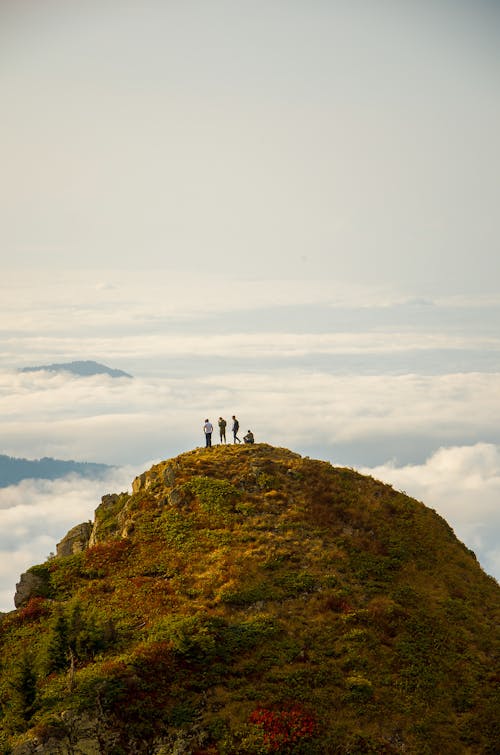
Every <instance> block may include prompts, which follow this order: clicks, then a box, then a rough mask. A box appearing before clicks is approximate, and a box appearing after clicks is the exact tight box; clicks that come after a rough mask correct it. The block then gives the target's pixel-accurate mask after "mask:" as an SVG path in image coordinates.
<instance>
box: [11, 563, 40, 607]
mask: <svg viewBox="0 0 500 755" xmlns="http://www.w3.org/2000/svg"><path fill="white" fill-rule="evenodd" d="M47 590H48V584H47V580H46V579H44V576H43V574H37V573H35V572H33V571H27V572H24V574H21V577H20V578H19V582H18V583H17V585H16V594H15V595H14V605H15V607H16V608H23V606H25V605H26V604H27V603H28V601H29V600H30V598H38V597H46V595H47Z"/></svg>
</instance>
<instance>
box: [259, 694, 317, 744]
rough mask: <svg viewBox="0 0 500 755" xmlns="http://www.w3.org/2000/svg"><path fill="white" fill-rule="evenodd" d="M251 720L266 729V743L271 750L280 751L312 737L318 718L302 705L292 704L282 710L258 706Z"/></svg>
mask: <svg viewBox="0 0 500 755" xmlns="http://www.w3.org/2000/svg"><path fill="white" fill-rule="evenodd" d="M250 722H251V723H253V724H255V725H256V726H260V727H261V729H262V730H263V731H264V743H265V744H266V745H267V747H268V749H269V752H279V751H280V750H285V749H287V748H288V747H292V746H293V745H294V744H296V743H298V742H299V741H301V740H304V739H308V738H310V737H312V736H313V735H314V733H315V731H316V720H315V718H314V716H313V715H312V714H311V713H308V712H307V711H306V710H305V709H304V708H303V707H302V706H301V705H292V706H290V707H288V708H284V709H281V710H277V709H269V708H260V707H259V708H256V709H255V710H254V712H253V713H252V714H251V715H250Z"/></svg>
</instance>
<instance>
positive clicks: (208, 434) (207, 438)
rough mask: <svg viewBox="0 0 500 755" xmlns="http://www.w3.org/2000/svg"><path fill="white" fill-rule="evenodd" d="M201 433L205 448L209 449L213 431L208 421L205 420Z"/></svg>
mask: <svg viewBox="0 0 500 755" xmlns="http://www.w3.org/2000/svg"><path fill="white" fill-rule="evenodd" d="M203 431H204V433H205V446H206V447H207V448H210V446H211V445H212V433H213V431H214V427H213V425H212V423H211V422H210V420H209V419H206V420H205V424H204V425H203Z"/></svg>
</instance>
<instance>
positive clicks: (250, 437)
mask: <svg viewBox="0 0 500 755" xmlns="http://www.w3.org/2000/svg"><path fill="white" fill-rule="evenodd" d="M243 440H244V441H245V443H255V438H254V437H253V432H252V431H251V430H247V434H246V435H244V436H243Z"/></svg>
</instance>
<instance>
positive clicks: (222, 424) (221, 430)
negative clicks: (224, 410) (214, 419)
mask: <svg viewBox="0 0 500 755" xmlns="http://www.w3.org/2000/svg"><path fill="white" fill-rule="evenodd" d="M226 424H227V422H226V420H225V419H224V418H223V417H219V435H220V442H221V443H225V442H226Z"/></svg>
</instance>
